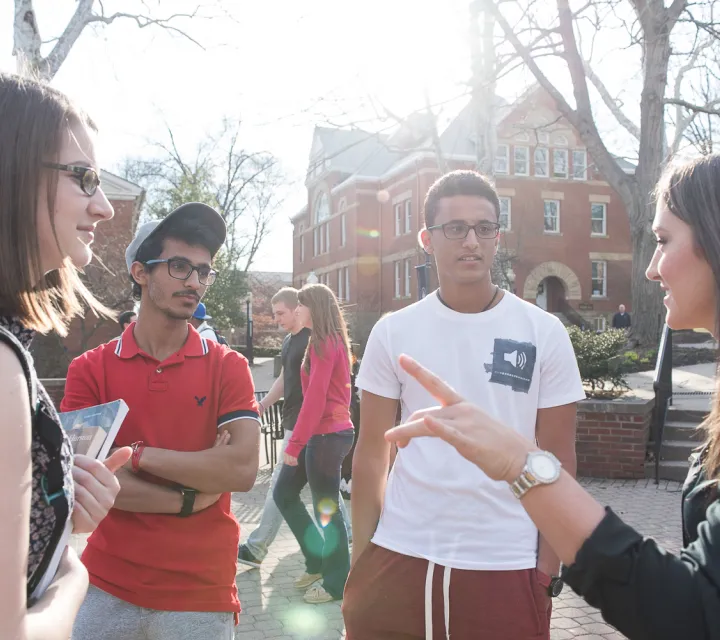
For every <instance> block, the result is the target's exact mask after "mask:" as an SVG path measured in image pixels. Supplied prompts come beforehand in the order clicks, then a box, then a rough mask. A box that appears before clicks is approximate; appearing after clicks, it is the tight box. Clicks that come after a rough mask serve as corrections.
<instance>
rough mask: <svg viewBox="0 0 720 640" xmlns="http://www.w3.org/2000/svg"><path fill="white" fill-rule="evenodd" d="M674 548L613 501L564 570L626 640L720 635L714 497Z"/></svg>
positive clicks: (718, 521) (718, 527)
mask: <svg viewBox="0 0 720 640" xmlns="http://www.w3.org/2000/svg"><path fill="white" fill-rule="evenodd" d="M706 518H707V519H706V520H705V521H704V522H702V523H701V524H700V526H699V527H698V538H697V539H696V540H695V541H694V542H693V543H692V544H690V545H689V546H688V547H686V548H685V549H683V550H682V551H681V553H680V556H679V557H678V556H674V555H672V554H669V553H667V552H666V551H663V550H662V549H661V548H659V547H658V546H657V544H656V543H655V542H654V541H653V540H651V539H648V538H643V537H642V536H641V535H640V534H639V533H638V532H637V531H635V530H634V529H633V528H632V527H630V526H628V525H626V524H625V523H624V522H623V521H622V520H620V518H618V517H617V516H616V515H615V514H614V513H613V512H612V510H611V509H609V508H608V509H607V513H606V515H605V518H604V519H603V520H602V521H601V522H600V524H599V525H598V526H597V528H596V529H595V531H594V532H593V533H592V534H591V536H590V537H589V538H588V539H587V540H586V541H585V543H584V544H583V546H582V547H581V549H580V551H579V552H578V555H577V557H576V559H575V563H574V564H573V565H571V566H569V567H566V568H565V569H564V571H563V578H564V579H565V581H566V582H567V583H568V584H569V585H570V586H571V587H572V588H573V590H574V591H575V592H576V593H578V594H579V595H580V596H582V597H583V598H585V600H586V601H587V602H588V604H590V605H592V606H594V607H597V608H598V609H600V611H601V613H602V615H603V618H605V620H607V622H608V623H609V624H611V625H613V626H614V627H616V628H617V629H618V630H619V631H620V632H622V633H624V634H625V635H626V636H627V637H628V638H629V639H630V640H681V639H682V640H720V504H719V503H718V502H717V501H716V502H714V503H713V504H712V505H711V506H710V507H709V508H708V510H707V513H706Z"/></svg>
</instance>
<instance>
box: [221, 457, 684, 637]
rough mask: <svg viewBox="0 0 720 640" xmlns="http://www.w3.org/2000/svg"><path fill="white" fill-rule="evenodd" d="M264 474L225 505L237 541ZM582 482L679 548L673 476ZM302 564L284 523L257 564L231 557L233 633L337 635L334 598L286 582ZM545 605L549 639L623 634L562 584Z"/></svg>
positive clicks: (251, 515) (254, 510)
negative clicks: (235, 603) (236, 527)
mask: <svg viewBox="0 0 720 640" xmlns="http://www.w3.org/2000/svg"><path fill="white" fill-rule="evenodd" d="M268 481H269V469H268V468H267V467H266V468H264V469H263V470H261V472H260V476H259V477H258V480H257V483H256V485H255V488H254V489H253V490H252V491H251V492H250V493H248V494H235V496H234V501H233V508H234V511H235V514H236V516H237V518H238V520H239V521H240V523H241V525H242V539H243V541H244V540H245V539H246V538H247V536H248V534H249V533H250V531H252V529H254V528H255V526H256V525H257V523H258V521H259V519H260V511H261V509H262V505H263V501H264V499H265V493H266V491H267V486H268ZM584 484H585V485H586V486H587V488H588V490H589V491H590V492H591V493H592V494H593V495H594V496H595V497H596V498H597V499H598V500H599V501H600V502H602V503H603V504H608V505H610V506H612V508H613V509H614V510H615V511H616V512H617V513H618V514H619V515H620V516H621V517H622V518H623V519H624V520H625V521H626V522H628V523H629V524H631V525H633V526H635V527H637V528H638V530H639V531H641V532H642V533H643V534H646V535H650V536H652V537H654V538H655V539H656V540H658V541H659V542H660V544H662V545H663V546H664V547H665V548H666V549H668V550H670V551H673V552H677V551H678V550H679V548H680V545H681V540H682V538H681V531H680V485H679V484H678V483H673V482H662V483H661V484H660V485H659V486H658V487H656V486H655V485H654V484H653V483H652V481H649V480H638V481H635V480H630V481H628V480H614V481H613V480H587V481H585V482H584ZM306 498H308V496H307V495H306ZM303 569H304V565H303V563H302V556H301V554H300V551H299V548H298V546H297V544H296V542H295V540H294V538H293V537H292V534H291V533H290V531H289V529H288V528H287V526H285V525H283V528H282V529H281V530H280V535H279V536H278V538H277V540H276V541H275V543H274V544H273V545H272V547H271V548H270V554H269V555H268V557H267V559H266V560H265V562H263V566H262V569H261V570H259V571H258V570H255V569H250V568H249V567H245V566H243V565H239V568H238V576H237V584H238V589H239V590H240V600H241V601H242V604H243V611H244V614H243V615H242V616H241V618H240V620H241V621H240V626H239V628H238V630H237V633H236V638H237V639H238V640H241V639H242V640H255V639H261V638H288V639H289V638H297V639H299V638H303V639H315V638H318V639H320V638H322V639H328V640H330V639H332V640H337V639H338V638H343V637H344V632H343V622H342V616H341V614H340V605H339V604H338V603H328V604H325V605H320V606H318V605H308V604H305V603H304V602H303V599H302V593H301V592H298V591H296V590H295V589H293V586H292V582H293V580H294V579H295V578H296V577H297V576H299V575H301V574H302V573H303ZM553 606H554V612H553V618H552V627H551V628H552V632H551V640H564V639H565V638H578V639H582V640H620V639H622V638H624V637H625V636H623V635H622V634H620V633H618V632H617V631H615V630H614V629H613V628H612V627H611V626H609V625H607V624H606V623H605V622H603V620H602V617H601V616H600V614H599V613H598V612H597V610H596V609H593V608H592V607H589V606H587V604H585V602H584V601H583V600H582V599H581V598H579V597H577V596H576V595H575V594H574V593H573V592H572V591H571V590H570V589H569V588H566V590H565V591H564V592H563V593H562V594H561V596H560V597H559V598H558V599H557V600H556V601H555V602H554V604H553ZM498 640H501V639H498Z"/></svg>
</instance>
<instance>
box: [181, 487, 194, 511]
mask: <svg viewBox="0 0 720 640" xmlns="http://www.w3.org/2000/svg"><path fill="white" fill-rule="evenodd" d="M180 493H182V497H183V502H182V508H181V509H180V513H178V517H180V518H187V517H188V516H189V515H192V512H193V507H194V506H195V494H196V493H197V491H195V489H189V488H188V487H181V489H180Z"/></svg>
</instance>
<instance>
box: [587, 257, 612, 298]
mask: <svg viewBox="0 0 720 640" xmlns="http://www.w3.org/2000/svg"><path fill="white" fill-rule="evenodd" d="M596 264H598V265H602V270H603V274H602V275H603V277H602V278H594V277H593V269H594V267H595V265H596ZM595 280H601V281H602V291H601V292H600V293H595V288H594V285H593V281H595ZM607 289H608V287H607V261H605V260H591V261H590V291H591V293H592V295H591V296H590V297H591V298H607Z"/></svg>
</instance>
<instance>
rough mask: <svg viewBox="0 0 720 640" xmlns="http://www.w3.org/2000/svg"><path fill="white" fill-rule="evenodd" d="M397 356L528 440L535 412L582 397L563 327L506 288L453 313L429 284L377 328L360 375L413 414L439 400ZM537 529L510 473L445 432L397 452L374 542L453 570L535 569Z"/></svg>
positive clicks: (364, 384) (360, 381) (368, 386)
mask: <svg viewBox="0 0 720 640" xmlns="http://www.w3.org/2000/svg"><path fill="white" fill-rule="evenodd" d="M402 353H406V354H408V355H410V356H412V357H413V358H415V360H417V361H418V362H420V363H421V364H422V365H424V366H426V367H428V368H429V369H430V370H431V371H433V372H434V373H436V374H437V375H439V376H440V377H441V378H442V379H443V380H445V381H447V382H448V383H449V384H450V385H451V386H452V387H453V388H454V389H455V390H457V392H458V393H460V394H461V395H462V396H463V397H465V398H466V399H467V400H469V401H471V402H473V403H475V404H477V405H478V406H480V407H481V408H482V409H483V410H484V411H486V412H487V413H489V414H490V415H491V416H493V417H495V418H496V419H498V420H500V421H501V422H503V423H504V424H506V425H508V426H509V427H512V428H514V429H515V430H517V431H519V432H520V433H522V434H523V435H524V436H526V437H527V438H529V439H533V440H534V439H535V422H536V418H537V410H538V409H542V408H547V407H555V406H560V405H564V404H569V403H572V402H577V401H578V400H581V399H583V398H585V392H584V391H583V386H582V382H581V380H580V374H579V371H578V367H577V362H576V360H575V354H574V352H573V348H572V345H571V343H570V339H569V337H568V334H567V331H566V330H565V327H563V325H562V323H561V322H560V321H559V320H558V319H557V318H556V317H555V316H553V315H551V314H549V313H546V312H545V311H543V310H541V309H540V308H539V307H536V306H535V305H533V304H530V303H528V302H524V301H523V300H521V299H519V298H518V297H516V296H514V295H512V294H510V293H508V292H505V295H504V297H503V298H502V300H501V301H500V302H499V303H498V304H497V305H496V306H495V307H494V308H492V309H490V310H489V311H486V312H484V313H477V314H465V313H458V312H456V311H453V310H452V309H449V308H448V307H446V306H445V305H443V304H442V302H440V300H439V299H438V297H437V294H435V293H432V294H430V295H428V296H427V297H426V298H424V299H423V300H421V301H419V302H417V303H415V304H413V305H410V306H409V307H406V308H405V309H402V310H401V311H396V312H394V313H392V314H390V315H388V316H386V317H384V318H382V319H381V320H380V321H379V322H378V323H377V324H376V325H375V327H374V328H373V330H372V333H371V334H370V338H369V339H368V343H367V347H366V348H365V353H364V356H363V359H362V364H361V367H360V373H359V375H358V378H357V382H356V384H357V386H358V387H359V388H360V389H363V390H364V391H369V392H370V393H374V394H375V395H379V396H383V397H386V398H394V399H399V400H400V403H401V407H402V418H403V420H406V419H407V418H408V417H409V416H410V414H411V413H413V412H414V411H417V410H419V409H425V408H428V407H433V406H437V404H438V402H437V401H436V400H435V399H434V398H433V397H432V396H431V395H430V394H429V393H428V392H427V391H425V389H424V388H423V387H421V386H420V384H419V383H418V382H416V381H415V380H414V379H413V378H410V376H408V375H407V374H406V373H405V372H404V371H403V370H402V369H401V368H400V366H399V365H398V361H397V360H398V356H399V355H400V354H402ZM537 537H538V531H537V529H536V527H535V525H534V524H533V522H532V520H530V518H529V517H528V515H527V513H526V512H525V510H524V509H523V507H522V505H521V503H520V501H519V500H517V499H516V498H515V497H514V496H513V494H512V492H511V491H510V488H509V487H508V484H507V483H506V482H497V481H494V480H491V479H490V478H488V477H487V476H486V475H485V474H484V473H483V472H482V471H480V470H479V469H478V468H477V467H476V466H475V465H474V464H472V463H471V462H468V461H467V460H465V458H463V457H462V456H461V455H460V454H459V453H458V452H457V451H456V450H455V449H454V448H453V447H452V446H450V445H449V444H446V443H445V442H443V441H442V440H440V439H437V438H416V439H414V440H413V441H412V442H411V443H410V444H409V445H408V446H407V447H406V448H404V449H400V451H399V454H398V456H397V458H396V460H395V464H394V466H393V469H392V471H391V473H390V476H389V478H388V483H387V489H386V491H385V503H384V507H383V512H382V515H381V517H380V522H379V524H378V527H377V530H376V532H375V536H374V537H373V542H374V543H375V544H376V545H378V546H381V547H384V548H386V549H390V550H391V551H395V552H397V553H401V554H404V555H408V556H414V557H419V558H425V559H427V560H431V561H433V562H435V563H436V564H439V565H442V566H446V567H450V568H453V569H474V570H497V571H501V570H515V569H528V568H531V567H534V566H535V565H536V561H537Z"/></svg>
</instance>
